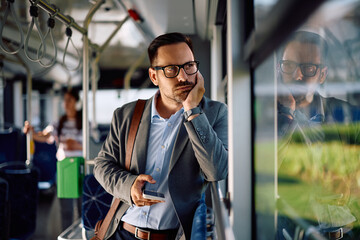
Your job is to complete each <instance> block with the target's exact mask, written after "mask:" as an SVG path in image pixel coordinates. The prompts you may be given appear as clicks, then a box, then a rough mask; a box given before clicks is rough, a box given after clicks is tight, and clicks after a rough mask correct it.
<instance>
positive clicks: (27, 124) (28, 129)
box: [23, 121, 34, 134]
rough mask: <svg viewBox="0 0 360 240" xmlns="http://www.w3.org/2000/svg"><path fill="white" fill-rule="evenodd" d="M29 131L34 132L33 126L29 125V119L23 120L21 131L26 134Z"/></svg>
mask: <svg viewBox="0 0 360 240" xmlns="http://www.w3.org/2000/svg"><path fill="white" fill-rule="evenodd" d="M30 131H31V132H34V127H33V126H31V125H30V123H29V121H25V123H24V128H23V133H25V134H28V133H29V132H30Z"/></svg>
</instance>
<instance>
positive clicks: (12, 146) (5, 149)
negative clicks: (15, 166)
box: [0, 127, 18, 163]
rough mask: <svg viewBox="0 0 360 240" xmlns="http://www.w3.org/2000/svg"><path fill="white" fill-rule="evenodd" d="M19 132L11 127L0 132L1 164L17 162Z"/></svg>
mask: <svg viewBox="0 0 360 240" xmlns="http://www.w3.org/2000/svg"><path fill="white" fill-rule="evenodd" d="M17 148H18V132H17V131H15V129H13V128H11V127H9V128H5V129H1V130H0V163H4V162H9V161H16V158H17Z"/></svg>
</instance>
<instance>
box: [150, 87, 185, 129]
mask: <svg viewBox="0 0 360 240" xmlns="http://www.w3.org/2000/svg"><path fill="white" fill-rule="evenodd" d="M159 95H160V90H158V91H157V92H156V93H155V94H154V96H153V100H152V102H151V123H153V121H154V119H163V120H164V121H166V120H167V119H164V118H162V117H161V116H160V114H159V113H158V111H157V110H156V103H157V99H158V97H159ZM183 112H184V108H183V107H182V108H181V109H180V110H179V111H177V112H176V113H175V114H173V115H171V117H170V119H172V118H173V117H175V118H177V117H178V116H181V114H182V113H183Z"/></svg>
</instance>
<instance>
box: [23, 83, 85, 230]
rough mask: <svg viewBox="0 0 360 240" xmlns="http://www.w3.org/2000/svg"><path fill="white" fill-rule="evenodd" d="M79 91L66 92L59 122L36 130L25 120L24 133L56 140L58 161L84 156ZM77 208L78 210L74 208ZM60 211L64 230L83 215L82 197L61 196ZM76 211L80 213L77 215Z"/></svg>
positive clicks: (37, 138)
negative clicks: (78, 103)
mask: <svg viewBox="0 0 360 240" xmlns="http://www.w3.org/2000/svg"><path fill="white" fill-rule="evenodd" d="M79 99H80V98H79V93H78V91H77V90H75V89H70V90H67V91H66V92H65V94H64V103H63V107H64V109H65V114H64V115H63V116H61V117H60V119H59V121H58V122H55V123H53V124H50V125H49V126H47V127H46V128H45V129H44V130H43V131H39V132H35V131H34V128H33V126H31V125H30V124H29V122H28V121H25V125H24V129H23V131H24V133H25V134H27V133H29V132H30V131H31V132H32V138H33V140H34V141H38V142H47V143H49V144H51V143H53V142H54V141H56V145H57V152H56V158H57V160H58V161H61V160H63V159H64V158H67V157H75V156H77V157H78V156H82V111H81V110H77V109H76V105H77V102H78V101H79ZM75 208H77V211H74V209H75ZM60 211H61V222H62V230H65V229H66V228H67V227H69V226H70V225H71V224H72V222H73V221H74V220H75V219H78V218H79V217H80V215H81V213H80V212H81V198H79V199H77V201H75V200H74V199H65V198H60ZM75 213H77V214H78V215H77V216H75Z"/></svg>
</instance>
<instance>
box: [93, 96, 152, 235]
mask: <svg viewBox="0 0 360 240" xmlns="http://www.w3.org/2000/svg"><path fill="white" fill-rule="evenodd" d="M145 103H146V100H143V99H139V100H138V101H137V103H136V105H135V110H134V115H133V117H132V119H131V124H130V130H129V136H128V139H127V144H126V152H125V154H126V157H125V169H126V170H128V171H130V162H131V156H132V152H133V147H134V142H135V137H136V133H137V130H138V128H139V124H140V119H141V116H142V113H143V111H144V108H145ZM119 204H120V199H119V198H115V200H114V202H113V204H112V205H111V207H110V209H109V211H108V213H107V214H106V217H105V219H104V221H103V222H102V224H101V227H100V229H99V231H98V232H97V233H96V232H95V236H97V239H99V240H102V239H104V237H105V234H106V232H107V230H108V228H109V226H110V223H111V221H112V219H113V218H114V215H115V212H116V210H117V209H118V207H119ZM95 231H96V229H95Z"/></svg>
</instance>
